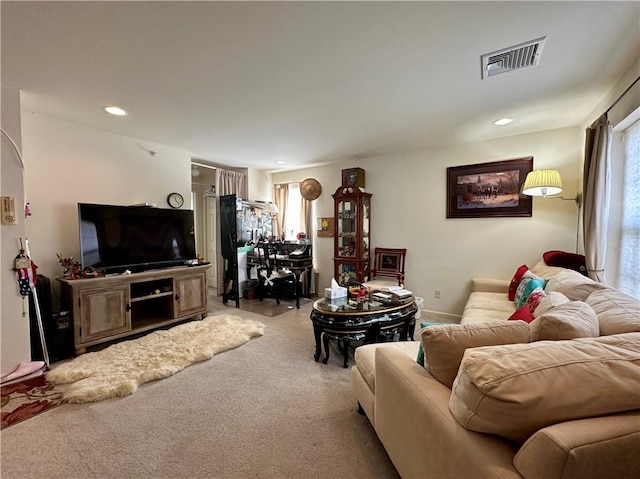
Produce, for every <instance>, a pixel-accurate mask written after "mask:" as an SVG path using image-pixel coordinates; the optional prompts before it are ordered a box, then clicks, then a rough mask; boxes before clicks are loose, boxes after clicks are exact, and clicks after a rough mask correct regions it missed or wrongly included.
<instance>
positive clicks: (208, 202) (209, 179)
mask: <svg viewBox="0 0 640 479" xmlns="http://www.w3.org/2000/svg"><path fill="white" fill-rule="evenodd" d="M215 184H216V169H215V167H212V166H207V165H203V164H201V163H191V204H192V205H193V212H194V215H195V220H196V230H195V235H196V250H197V253H198V254H199V255H200V256H201V257H202V258H204V260H205V261H208V262H209V263H211V266H212V267H211V268H209V269H208V270H207V284H208V285H209V287H210V288H218V275H217V270H218V268H217V259H218V247H217V243H216V236H217V232H218V218H217V205H216V189H215Z"/></svg>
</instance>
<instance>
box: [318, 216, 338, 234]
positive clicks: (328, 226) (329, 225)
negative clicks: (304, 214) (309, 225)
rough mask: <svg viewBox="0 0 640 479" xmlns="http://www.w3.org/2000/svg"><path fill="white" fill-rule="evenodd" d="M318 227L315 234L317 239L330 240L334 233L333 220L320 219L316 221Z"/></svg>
mask: <svg viewBox="0 0 640 479" xmlns="http://www.w3.org/2000/svg"><path fill="white" fill-rule="evenodd" d="M317 221H318V225H317V228H316V233H317V235H318V238H332V237H333V232H334V231H335V220H334V218H333V217H320V218H318V219H317Z"/></svg>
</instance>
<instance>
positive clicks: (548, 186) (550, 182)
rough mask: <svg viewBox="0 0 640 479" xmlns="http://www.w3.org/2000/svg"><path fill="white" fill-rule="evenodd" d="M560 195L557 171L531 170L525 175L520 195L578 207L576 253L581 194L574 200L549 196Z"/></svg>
mask: <svg viewBox="0 0 640 479" xmlns="http://www.w3.org/2000/svg"><path fill="white" fill-rule="evenodd" d="M560 193H562V178H560V173H559V172H558V170H533V171H531V172H529V173H528V174H527V178H526V179H525V180H524V186H523V187H522V194H524V195H527V196H542V197H543V198H552V199H558V200H563V201H574V202H575V203H576V206H577V207H578V219H577V222H576V253H577V252H578V241H579V238H580V209H581V208H582V192H581V191H578V193H577V194H576V196H575V197H574V198H565V197H564V196H551V195H557V194H560Z"/></svg>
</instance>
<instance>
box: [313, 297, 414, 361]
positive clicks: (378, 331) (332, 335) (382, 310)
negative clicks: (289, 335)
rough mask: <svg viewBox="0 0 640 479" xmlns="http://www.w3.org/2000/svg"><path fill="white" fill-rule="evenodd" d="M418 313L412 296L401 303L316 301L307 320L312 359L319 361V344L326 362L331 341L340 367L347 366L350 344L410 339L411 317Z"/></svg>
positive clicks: (411, 332) (412, 327)
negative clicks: (312, 340)
mask: <svg viewBox="0 0 640 479" xmlns="http://www.w3.org/2000/svg"><path fill="white" fill-rule="evenodd" d="M417 311H418V308H417V306H416V303H415V300H414V297H413V296H410V297H408V298H405V299H402V300H389V301H378V300H371V299H370V300H365V301H360V302H356V301H348V300H346V299H345V300H343V301H330V300H327V299H326V298H323V299H319V300H317V301H316V302H315V303H314V304H313V308H312V310H311V321H312V322H313V333H314V337H315V341H316V350H315V354H314V355H313V358H314V359H315V361H316V362H317V361H319V359H320V352H321V349H322V345H324V350H325V356H324V359H323V360H322V362H323V363H324V364H327V361H328V360H329V341H330V340H331V339H335V340H336V341H337V342H338V347H339V348H340V350H341V351H342V353H343V355H344V363H343V366H344V367H345V368H346V367H349V347H350V345H351V342H352V341H364V343H377V342H383V341H389V340H393V339H394V338H395V336H396V335H398V336H399V339H400V340H401V341H406V340H408V339H412V338H413V333H414V330H415V314H416V312H417Z"/></svg>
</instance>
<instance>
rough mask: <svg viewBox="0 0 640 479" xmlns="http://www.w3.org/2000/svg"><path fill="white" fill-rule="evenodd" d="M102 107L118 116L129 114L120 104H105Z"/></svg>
mask: <svg viewBox="0 0 640 479" xmlns="http://www.w3.org/2000/svg"><path fill="white" fill-rule="evenodd" d="M102 109H103V110H104V111H106V112H107V113H111V114H112V115H116V116H125V115H126V114H127V112H126V111H124V110H123V109H122V108H120V107H119V106H113V105H108V106H103V107H102Z"/></svg>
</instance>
